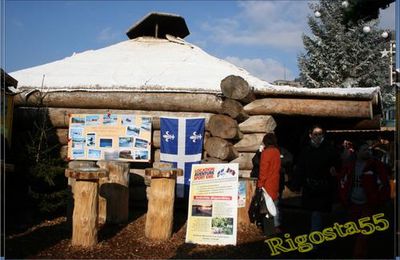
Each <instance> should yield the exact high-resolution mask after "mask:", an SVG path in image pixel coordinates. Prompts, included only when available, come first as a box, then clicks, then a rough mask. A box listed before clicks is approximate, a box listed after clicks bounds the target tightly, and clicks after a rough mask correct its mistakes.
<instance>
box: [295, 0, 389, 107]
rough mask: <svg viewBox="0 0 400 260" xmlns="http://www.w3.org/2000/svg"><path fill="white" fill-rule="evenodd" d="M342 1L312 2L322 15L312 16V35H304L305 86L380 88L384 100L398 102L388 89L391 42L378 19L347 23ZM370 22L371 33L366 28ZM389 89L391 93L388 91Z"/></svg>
mask: <svg viewBox="0 0 400 260" xmlns="http://www.w3.org/2000/svg"><path fill="white" fill-rule="evenodd" d="M342 2H343V1H342V0H320V1H319V3H317V4H310V8H311V9H312V10H313V12H314V13H315V12H319V14H320V16H319V17H314V16H309V17H308V24H309V27H310V29H311V32H312V35H311V36H308V35H303V43H304V48H305V50H306V52H305V53H302V54H300V56H299V57H298V64H299V69H300V80H301V82H302V83H303V85H304V86H305V87H308V88H322V87H343V88H348V87H376V86H380V87H381V88H382V93H383V96H384V99H386V100H384V103H386V104H387V105H390V104H394V99H393V97H394V96H391V94H393V93H390V91H389V90H388V89H390V88H389V86H388V81H389V55H387V56H386V57H382V54H381V51H383V50H384V49H385V48H386V49H388V42H387V41H385V40H384V39H383V38H382V36H381V34H382V32H383V30H380V29H378V28H377V20H372V21H369V22H368V24H366V22H364V21H362V20H360V21H358V22H356V23H353V22H351V21H350V22H347V20H346V19H345V9H344V8H345V7H343V6H342ZM365 25H368V26H369V27H370V28H371V30H370V32H368V33H365V32H364V31H363V27H364V26H365ZM387 92H389V93H387Z"/></svg>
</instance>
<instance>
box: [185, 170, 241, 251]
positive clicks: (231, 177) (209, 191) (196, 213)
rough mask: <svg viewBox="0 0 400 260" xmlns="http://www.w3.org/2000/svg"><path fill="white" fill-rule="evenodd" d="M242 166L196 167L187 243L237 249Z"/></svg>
mask: <svg viewBox="0 0 400 260" xmlns="http://www.w3.org/2000/svg"><path fill="white" fill-rule="evenodd" d="M238 177H239V165H238V164H237V163H231V164H194V165H193V166H192V172H191V179H190V192H189V207H188V221H187V229H186V240H185V242H186V243H194V244H207V245H236V234H237V203H238V180H239V179H238Z"/></svg>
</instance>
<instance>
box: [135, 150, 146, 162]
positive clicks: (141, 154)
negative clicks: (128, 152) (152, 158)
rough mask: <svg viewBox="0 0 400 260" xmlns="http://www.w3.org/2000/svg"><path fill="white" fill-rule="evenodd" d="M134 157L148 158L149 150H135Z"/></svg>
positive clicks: (137, 158) (138, 158) (139, 158)
mask: <svg viewBox="0 0 400 260" xmlns="http://www.w3.org/2000/svg"><path fill="white" fill-rule="evenodd" d="M135 159H136V160H148V159H149V152H148V151H136V153H135Z"/></svg>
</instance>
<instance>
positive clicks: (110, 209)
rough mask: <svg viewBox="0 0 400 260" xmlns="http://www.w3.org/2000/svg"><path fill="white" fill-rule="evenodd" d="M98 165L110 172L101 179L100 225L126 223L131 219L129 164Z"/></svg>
mask: <svg viewBox="0 0 400 260" xmlns="http://www.w3.org/2000/svg"><path fill="white" fill-rule="evenodd" d="M97 165H98V166H99V167H100V168H102V169H106V170H107V171H108V172H109V176H108V178H102V179H100V194H99V223H100V224H105V223H106V222H107V223H112V224H121V223H126V222H127V221H128V217H129V163H128V162H120V161H98V162H97Z"/></svg>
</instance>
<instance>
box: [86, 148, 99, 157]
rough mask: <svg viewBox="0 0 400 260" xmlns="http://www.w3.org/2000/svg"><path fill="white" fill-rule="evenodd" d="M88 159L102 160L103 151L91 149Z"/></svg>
mask: <svg viewBox="0 0 400 260" xmlns="http://www.w3.org/2000/svg"><path fill="white" fill-rule="evenodd" d="M88 158H90V159H100V158H101V150H97V149H89V150H88Z"/></svg>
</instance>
